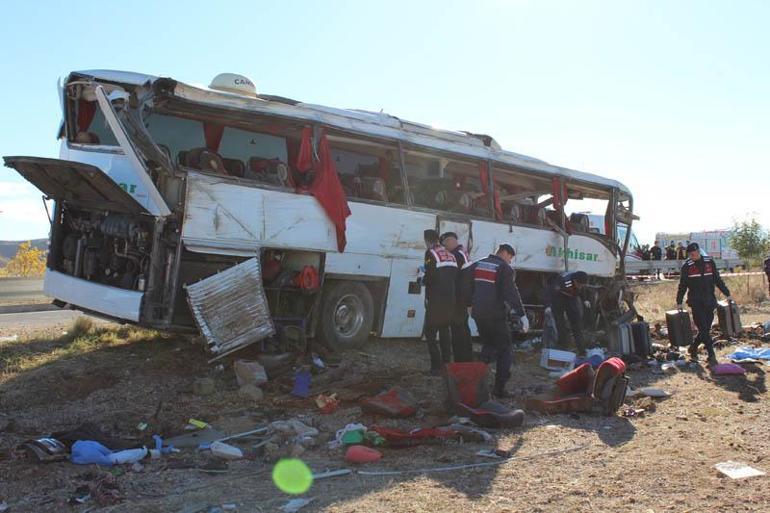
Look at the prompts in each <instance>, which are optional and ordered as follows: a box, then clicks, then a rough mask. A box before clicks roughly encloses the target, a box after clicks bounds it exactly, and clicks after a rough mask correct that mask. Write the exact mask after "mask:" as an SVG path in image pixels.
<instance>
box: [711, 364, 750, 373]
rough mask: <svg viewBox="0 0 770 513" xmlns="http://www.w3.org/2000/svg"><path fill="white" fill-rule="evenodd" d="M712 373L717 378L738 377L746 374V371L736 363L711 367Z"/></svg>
mask: <svg viewBox="0 0 770 513" xmlns="http://www.w3.org/2000/svg"><path fill="white" fill-rule="evenodd" d="M711 373H712V374H714V375H716V376H738V375H743V374H746V369H744V368H743V367H741V366H740V365H738V364H736V363H719V364H717V365H712V366H711Z"/></svg>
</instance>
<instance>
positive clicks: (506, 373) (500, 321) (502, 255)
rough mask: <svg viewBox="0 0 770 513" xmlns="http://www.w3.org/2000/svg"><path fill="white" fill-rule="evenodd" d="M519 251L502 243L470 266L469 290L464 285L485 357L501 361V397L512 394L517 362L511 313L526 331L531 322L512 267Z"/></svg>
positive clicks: (498, 382)
mask: <svg viewBox="0 0 770 513" xmlns="http://www.w3.org/2000/svg"><path fill="white" fill-rule="evenodd" d="M515 255H516V252H515V251H514V250H513V248H512V247H511V246H510V245H508V244H501V245H500V248H499V249H498V250H497V253H496V254H494V255H489V256H488V257H486V258H484V259H482V260H479V261H478V262H475V263H474V264H472V265H471V266H470V267H469V268H468V271H469V273H468V280H467V282H466V283H467V284H468V285H467V289H468V290H467V291H465V287H464V294H466V297H469V298H470V302H471V316H473V320H474V321H475V322H476V327H477V328H478V330H479V337H481V344H482V346H481V359H482V361H484V362H486V363H491V362H492V361H495V362H496V364H497V367H496V368H497V372H496V375H495V387H494V389H493V391H492V394H493V395H494V396H495V397H499V398H503V397H509V394H508V392H506V390H505V384H506V383H507V382H508V379H509V378H510V376H511V364H512V363H513V352H512V348H511V331H510V328H509V326H508V320H509V318H511V317H512V318H514V319H516V320H520V322H521V323H522V331H527V328H528V326H529V321H527V317H526V312H525V311H524V305H523V304H522V302H521V296H519V289H518V288H517V287H516V282H515V280H514V273H513V269H512V268H511V262H512V261H513V257H514V256H515Z"/></svg>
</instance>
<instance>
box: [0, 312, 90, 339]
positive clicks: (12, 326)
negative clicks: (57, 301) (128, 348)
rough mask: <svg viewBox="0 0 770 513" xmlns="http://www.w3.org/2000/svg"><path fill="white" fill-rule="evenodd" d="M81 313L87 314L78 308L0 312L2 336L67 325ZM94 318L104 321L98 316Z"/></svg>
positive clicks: (0, 333)
mask: <svg viewBox="0 0 770 513" xmlns="http://www.w3.org/2000/svg"><path fill="white" fill-rule="evenodd" d="M81 315H85V314H84V313H83V312H79V311H77V310H52V311H47V312H23V313H7V314H0V337H8V336H13V335H17V334H19V332H26V333H29V332H31V331H36V330H42V329H48V328H54V327H56V326H67V325H68V324H69V323H71V322H72V321H73V320H75V319H76V318H78V317H80V316H81ZM94 320H95V321H98V322H104V321H102V320H101V319H97V318H94Z"/></svg>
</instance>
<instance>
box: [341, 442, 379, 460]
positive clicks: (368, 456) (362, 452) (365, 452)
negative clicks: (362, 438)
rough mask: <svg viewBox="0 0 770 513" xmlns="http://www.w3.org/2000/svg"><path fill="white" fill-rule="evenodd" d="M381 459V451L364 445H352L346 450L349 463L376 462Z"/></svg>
mask: <svg viewBox="0 0 770 513" xmlns="http://www.w3.org/2000/svg"><path fill="white" fill-rule="evenodd" d="M381 459H382V453H381V452H380V451H378V450H376V449H372V448H371V447H366V446H364V445H351V446H350V447H348V449H347V450H346V451H345V461H347V462H348V463H355V464H362V463H374V462H377V461H380V460H381Z"/></svg>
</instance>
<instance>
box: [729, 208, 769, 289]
mask: <svg viewBox="0 0 770 513" xmlns="http://www.w3.org/2000/svg"><path fill="white" fill-rule="evenodd" d="M730 246H731V247H732V248H733V249H734V250H735V251H736V253H738V256H739V257H741V260H743V261H744V262H746V267H747V270H749V271H750V270H751V269H752V268H753V267H756V265H757V264H759V263H760V262H762V259H763V258H764V257H765V256H766V255H767V253H768V251H770V234H768V232H767V230H765V229H764V228H763V227H762V225H761V224H759V222H757V220H756V219H754V218H753V217H752V218H751V219H747V220H744V221H741V222H736V223H735V224H734V225H733V233H732V235H731V236H730ZM763 279H764V278H763ZM750 290H751V275H750V274H749V275H747V276H746V293H747V294H748V293H749V291H750Z"/></svg>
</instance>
